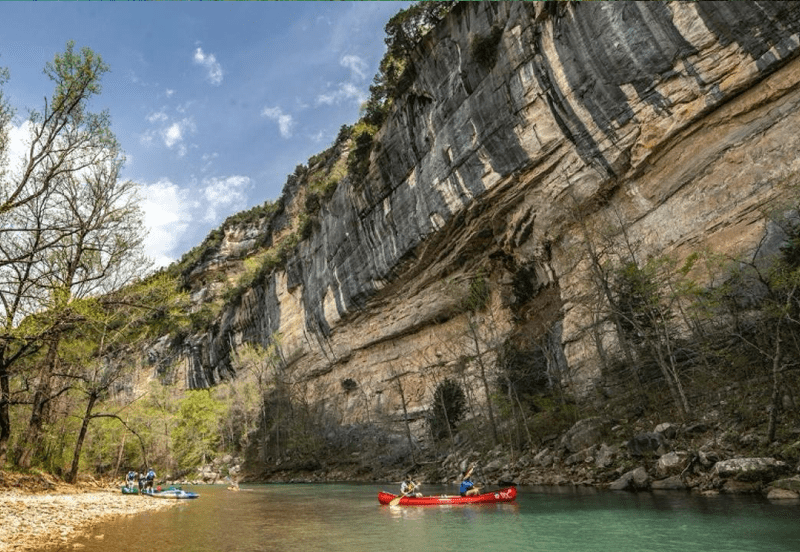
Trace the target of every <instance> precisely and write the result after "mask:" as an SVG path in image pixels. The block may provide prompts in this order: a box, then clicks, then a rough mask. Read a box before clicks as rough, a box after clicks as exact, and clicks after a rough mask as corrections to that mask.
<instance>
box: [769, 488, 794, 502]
mask: <svg viewBox="0 0 800 552" xmlns="http://www.w3.org/2000/svg"><path fill="white" fill-rule="evenodd" d="M767 498H768V499H770V500H797V499H800V492H797V491H790V490H788V489H770V490H769V492H768V493H767Z"/></svg>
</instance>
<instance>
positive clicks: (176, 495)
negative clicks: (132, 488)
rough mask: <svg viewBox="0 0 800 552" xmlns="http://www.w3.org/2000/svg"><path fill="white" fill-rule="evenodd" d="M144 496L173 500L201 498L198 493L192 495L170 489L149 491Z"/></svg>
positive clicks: (181, 490)
mask: <svg viewBox="0 0 800 552" xmlns="http://www.w3.org/2000/svg"><path fill="white" fill-rule="evenodd" d="M142 494H144V495H147V496H152V497H153V498H173V499H181V498H197V497H198V496H200V495H199V494H197V493H192V492H189V491H184V490H183V489H177V488H169V489H166V490H163V491H149V492H144V493H142Z"/></svg>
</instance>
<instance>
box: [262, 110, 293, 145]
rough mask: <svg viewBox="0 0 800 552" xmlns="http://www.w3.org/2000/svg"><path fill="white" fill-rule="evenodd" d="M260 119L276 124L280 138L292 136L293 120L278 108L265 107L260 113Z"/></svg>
mask: <svg viewBox="0 0 800 552" xmlns="http://www.w3.org/2000/svg"><path fill="white" fill-rule="evenodd" d="M261 116H262V117H267V118H268V119H272V120H273V121H275V122H276V123H278V129H279V130H280V133H281V136H283V137H284V138H289V137H290V136H291V135H292V127H293V126H294V119H292V116H291V115H289V114H288V113H284V112H283V110H282V109H281V108H280V107H265V108H264V109H263V111H261Z"/></svg>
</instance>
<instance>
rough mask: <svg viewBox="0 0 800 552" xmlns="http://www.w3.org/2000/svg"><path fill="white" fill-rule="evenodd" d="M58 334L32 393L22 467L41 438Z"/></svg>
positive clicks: (22, 452) (28, 466)
mask: <svg viewBox="0 0 800 552" xmlns="http://www.w3.org/2000/svg"><path fill="white" fill-rule="evenodd" d="M59 341H60V334H56V335H55V337H54V338H53V341H51V342H50V346H49V348H48V350H47V357H46V358H45V362H44V365H43V366H42V369H41V372H40V374H39V382H38V384H37V386H36V392H35V393H34V395H33V407H32V408H31V418H30V421H29V422H28V430H27V431H26V433H25V440H24V441H23V442H22V443H21V444H20V448H19V450H20V454H19V459H18V460H17V463H18V464H19V466H20V467H22V468H30V467H31V462H32V460H33V456H34V455H35V454H36V452H37V451H38V450H39V446H40V444H41V439H42V425H43V424H44V419H45V417H46V415H47V414H46V411H47V405H48V403H49V402H50V398H51V397H50V393H51V385H50V383H51V379H52V374H53V372H54V371H55V369H56V365H57V363H58V345H59Z"/></svg>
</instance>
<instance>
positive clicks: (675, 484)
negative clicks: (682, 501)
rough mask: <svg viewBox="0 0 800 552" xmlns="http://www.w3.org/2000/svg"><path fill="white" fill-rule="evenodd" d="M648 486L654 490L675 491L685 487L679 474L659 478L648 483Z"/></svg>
mask: <svg viewBox="0 0 800 552" xmlns="http://www.w3.org/2000/svg"><path fill="white" fill-rule="evenodd" d="M650 488H651V489H653V490H654V491H677V490H684V489H686V488H687V487H686V483H684V482H683V480H682V479H681V476H679V475H672V476H670V477H667V478H666V479H659V480H658V481H653V482H652V483H650Z"/></svg>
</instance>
